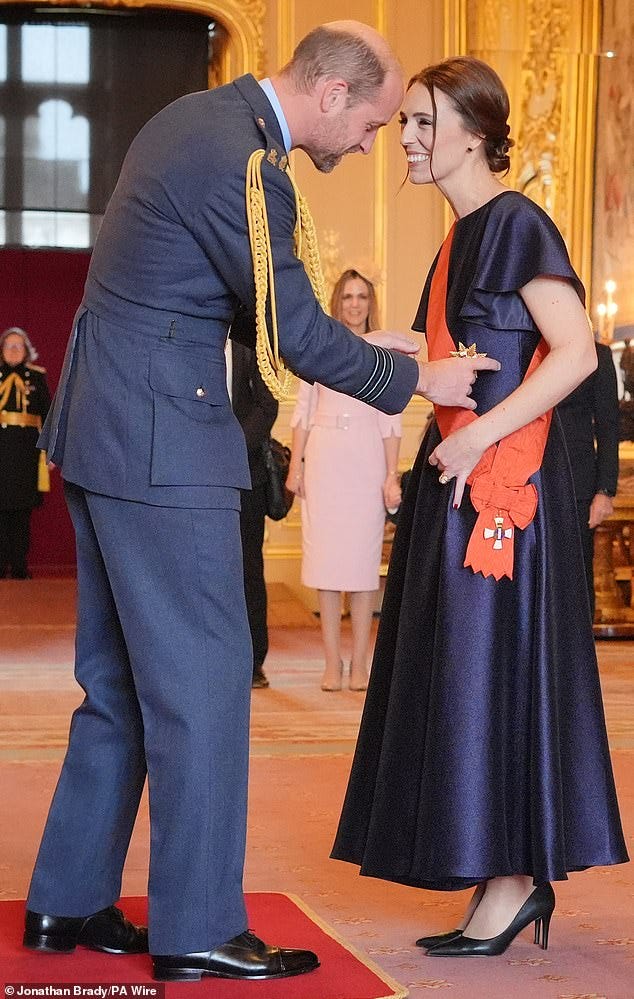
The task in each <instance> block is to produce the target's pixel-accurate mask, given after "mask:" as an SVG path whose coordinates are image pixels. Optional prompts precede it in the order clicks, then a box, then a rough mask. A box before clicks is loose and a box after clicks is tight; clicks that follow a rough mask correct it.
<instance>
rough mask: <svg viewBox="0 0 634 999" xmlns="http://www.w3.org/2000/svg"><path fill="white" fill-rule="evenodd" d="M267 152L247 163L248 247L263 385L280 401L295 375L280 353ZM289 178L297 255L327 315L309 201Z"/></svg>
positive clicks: (255, 153)
mask: <svg viewBox="0 0 634 999" xmlns="http://www.w3.org/2000/svg"><path fill="white" fill-rule="evenodd" d="M263 157H264V150H263V149H256V150H255V152H254V153H252V154H251V156H250V157H249V162H248V164H247V182H246V202H247V221H248V225H249V242H250V244H251V256H252V258H253V277H254V281H255V328H256V338H255V355H256V357H257V361H258V367H259V369H260V373H261V375H262V378H263V380H264V384H265V385H266V387H267V388H268V389H269V391H270V392H271V393H272V395H273V396H274V397H275V398H276V399H277V400H278V401H280V402H281V401H283V400H284V399H288V398H289V396H290V389H291V382H292V377H293V375H292V372H291V371H290V370H289V369H288V368H287V367H286V366H285V364H284V360H283V358H282V357H281V355H280V352H279V335H278V326H277V304H276V297H275V272H274V268H273V254H272V250H271V235H270V231H269V222H268V215H267V211H266V199H265V196H264V184H263V181H262V159H263ZM288 177H289V180H290V182H291V184H292V185H293V191H294V192H295V205H296V223H295V234H294V236H295V253H296V254H297V256H298V257H299V259H300V260H302V261H303V263H304V267H305V268H306V272H307V274H308V277H309V279H310V283H311V285H312V288H313V291H314V293H315V297H316V298H317V301H318V302H319V304H320V305H321V307H322V309H324V311H325V310H326V288H325V283H324V276H323V273H322V269H321V261H320V259H319V246H318V244H317V233H316V231H315V223H314V222H313V219H312V216H311V214H310V210H309V208H308V204H307V202H306V199H305V198H304V197H303V196H302V195H301V194H300V192H299V190H298V188H297V184H296V183H295V181H294V179H293V177H292V176H291V174H290V172H288ZM269 293H270V301H271V325H272V332H271V334H269V329H268V324H267V320H266V302H267V297H268V295H269Z"/></svg>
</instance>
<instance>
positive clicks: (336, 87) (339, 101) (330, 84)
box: [317, 79, 348, 114]
mask: <svg viewBox="0 0 634 999" xmlns="http://www.w3.org/2000/svg"><path fill="white" fill-rule="evenodd" d="M317 87H318V96H319V108H320V110H321V111H323V113H324V114H331V113H332V112H333V111H334V112H337V111H342V110H343V108H345V107H346V106H347V104H348V84H347V83H346V81H345V80H341V79H335V80H320V81H319V83H318V84H317Z"/></svg>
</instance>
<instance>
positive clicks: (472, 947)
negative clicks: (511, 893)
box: [427, 884, 555, 957]
mask: <svg viewBox="0 0 634 999" xmlns="http://www.w3.org/2000/svg"><path fill="white" fill-rule="evenodd" d="M554 908H555V893H554V891H553V890H552V888H551V886H550V885H549V884H543V885H539V886H538V887H537V888H536V889H535V891H534V892H533V893H532V894H531V895H529V896H528V898H527V899H526V901H525V902H524V905H523V906H522V908H521V909H520V911H519V912H518V913H517V915H516V916H515V918H514V919H513V920H512V921H511V923H510V925H509V926H507V928H506V929H505V930H502V932H501V933H498V935H497V936H496V937H489V938H488V939H487V940H476V939H474V938H473V937H465V936H464V935H462V936H460V937H457V938H456V939H455V940H450V941H448V943H443V944H439V945H438V946H436V947H432V948H430V949H429V950H428V951H427V953H428V955H429V956H430V957H494V956H496V955H497V954H503V953H504V951H505V950H506V948H507V947H508V946H509V944H510V943H511V942H512V941H513V940H514V939H515V937H516V936H517V935H518V933H520V932H521V931H522V930H523V929H525V927H527V926H528V925H529V924H530V923H532V922H535V943H538V944H541V947H542V950H546V949H547V948H548V930H549V927H550V919H551V916H552V914H553V910H554Z"/></svg>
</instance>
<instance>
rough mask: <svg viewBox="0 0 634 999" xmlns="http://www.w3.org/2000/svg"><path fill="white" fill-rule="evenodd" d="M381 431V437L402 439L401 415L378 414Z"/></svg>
mask: <svg viewBox="0 0 634 999" xmlns="http://www.w3.org/2000/svg"><path fill="white" fill-rule="evenodd" d="M377 415H378V417H379V431H380V433H381V437H402V436H403V433H402V429H401V414H400V413H398V414H397V415H396V416H387V415H386V414H385V413H378V414H377Z"/></svg>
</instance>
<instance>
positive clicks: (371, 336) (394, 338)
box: [363, 330, 421, 354]
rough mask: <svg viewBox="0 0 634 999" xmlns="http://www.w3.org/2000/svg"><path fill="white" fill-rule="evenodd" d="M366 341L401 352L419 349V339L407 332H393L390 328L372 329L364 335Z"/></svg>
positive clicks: (412, 351) (415, 351)
mask: <svg viewBox="0 0 634 999" xmlns="http://www.w3.org/2000/svg"><path fill="white" fill-rule="evenodd" d="M363 339H364V340H366V341H367V342H368V343H373V344H374V345H375V346H376V347H384V348H385V350H398V351H400V352H401V354H417V353H418V351H419V350H420V346H421V345H420V340H417V339H416V337H414V336H410V334H409V333H393V332H392V331H391V330H373V331H372V333H367V334H366V335H365V336H364V337H363Z"/></svg>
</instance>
